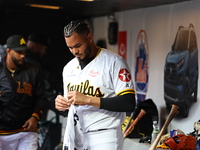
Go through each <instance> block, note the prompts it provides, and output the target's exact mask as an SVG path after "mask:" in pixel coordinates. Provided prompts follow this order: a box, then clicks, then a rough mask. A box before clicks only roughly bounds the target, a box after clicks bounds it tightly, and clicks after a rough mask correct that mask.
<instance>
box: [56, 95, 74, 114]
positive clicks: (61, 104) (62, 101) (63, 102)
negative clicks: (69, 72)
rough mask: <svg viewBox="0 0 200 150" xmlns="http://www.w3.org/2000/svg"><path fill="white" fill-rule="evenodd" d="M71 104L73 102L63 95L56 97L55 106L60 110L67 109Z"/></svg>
mask: <svg viewBox="0 0 200 150" xmlns="http://www.w3.org/2000/svg"><path fill="white" fill-rule="evenodd" d="M70 106H71V103H70V102H69V101H68V100H67V99H66V98H64V97H63V96H62V95H58V96H57V97H56V99H55V107H56V109H58V110H59V111H65V110H67V109H68V108H69V107H70Z"/></svg>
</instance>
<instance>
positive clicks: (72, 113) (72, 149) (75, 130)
mask: <svg viewBox="0 0 200 150" xmlns="http://www.w3.org/2000/svg"><path fill="white" fill-rule="evenodd" d="M63 150H88V148H87V146H86V144H85V140H84V136H83V132H82V129H81V125H80V122H79V117H78V114H77V111H76V107H75V106H74V105H71V106H70V108H69V113H68V118H67V126H66V130H65V135H64V142H63Z"/></svg>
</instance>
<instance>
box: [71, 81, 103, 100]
mask: <svg viewBox="0 0 200 150" xmlns="http://www.w3.org/2000/svg"><path fill="white" fill-rule="evenodd" d="M67 89H68V91H74V90H77V91H79V92H81V93H83V94H84V95H89V96H93V97H104V95H105V94H104V93H102V92H101V90H100V87H97V88H94V86H91V85H90V83H89V80H86V81H85V82H81V84H77V85H76V84H75V85H71V83H69V84H68V85H67Z"/></svg>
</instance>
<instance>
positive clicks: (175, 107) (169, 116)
mask: <svg viewBox="0 0 200 150" xmlns="http://www.w3.org/2000/svg"><path fill="white" fill-rule="evenodd" d="M176 114H178V106H176V105H172V108H171V110H170V113H169V115H168V117H167V119H166V120H165V123H164V125H163V127H162V129H161V130H160V133H159V134H158V136H157V137H156V139H155V141H154V142H153V144H152V145H151V147H150V148H149V150H155V149H156V146H157V144H158V142H159V140H160V138H161V136H162V135H163V134H164V132H165V130H166V129H167V127H168V125H169V123H170V122H171V120H172V119H173V118H174V116H175V115H176Z"/></svg>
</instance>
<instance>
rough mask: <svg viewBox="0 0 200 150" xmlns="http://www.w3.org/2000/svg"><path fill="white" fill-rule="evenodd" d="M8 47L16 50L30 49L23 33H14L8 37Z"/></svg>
mask: <svg viewBox="0 0 200 150" xmlns="http://www.w3.org/2000/svg"><path fill="white" fill-rule="evenodd" d="M6 44H7V48H9V49H12V50H15V51H21V50H26V49H30V48H28V47H27V46H26V41H25V39H24V37H23V36H21V35H12V36H10V37H9V38H8V39H7V42H6Z"/></svg>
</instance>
